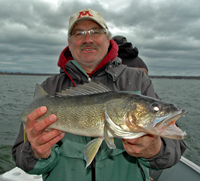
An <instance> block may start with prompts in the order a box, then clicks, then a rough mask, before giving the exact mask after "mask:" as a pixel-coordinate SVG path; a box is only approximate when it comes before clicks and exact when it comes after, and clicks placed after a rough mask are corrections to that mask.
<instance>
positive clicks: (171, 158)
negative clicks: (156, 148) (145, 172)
mask: <svg viewBox="0 0 200 181" xmlns="http://www.w3.org/2000/svg"><path fill="white" fill-rule="evenodd" d="M161 139H162V147H161V150H160V152H159V153H158V154H157V155H156V156H154V157H152V158H148V159H145V158H140V159H139V161H140V162H141V163H142V164H143V165H145V166H147V167H149V168H152V169H156V170H160V169H165V168H170V167H172V166H173V165H175V164H176V163H177V162H178V161H179V160H180V158H181V155H182V154H183V152H184V151H185V150H186V145H185V143H184V141H182V140H172V139H169V138H161Z"/></svg>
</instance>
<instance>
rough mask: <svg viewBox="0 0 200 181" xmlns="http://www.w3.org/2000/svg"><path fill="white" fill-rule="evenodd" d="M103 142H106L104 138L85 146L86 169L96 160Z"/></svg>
mask: <svg viewBox="0 0 200 181" xmlns="http://www.w3.org/2000/svg"><path fill="white" fill-rule="evenodd" d="M103 140H104V139H103V138H101V137H99V138H97V139H94V140H92V141H90V142H89V143H88V144H87V145H85V150H84V159H85V161H86V163H87V164H86V167H85V168H87V167H88V166H89V165H90V163H91V162H92V160H93V159H94V157H95V155H96V154H97V152H98V150H99V147H100V146H101V143H102V141H103Z"/></svg>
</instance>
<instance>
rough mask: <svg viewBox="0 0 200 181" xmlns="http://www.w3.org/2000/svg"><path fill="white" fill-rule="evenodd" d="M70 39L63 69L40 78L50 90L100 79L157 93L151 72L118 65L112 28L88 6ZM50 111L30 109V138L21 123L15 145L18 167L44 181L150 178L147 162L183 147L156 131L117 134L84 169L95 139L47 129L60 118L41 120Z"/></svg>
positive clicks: (166, 162) (160, 164) (162, 164)
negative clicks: (111, 146)
mask: <svg viewBox="0 0 200 181" xmlns="http://www.w3.org/2000/svg"><path fill="white" fill-rule="evenodd" d="M68 43H69V46H68V47H66V48H65V49H64V50H63V51H62V53H61V55H60V58H59V61H58V66H60V67H61V72H60V74H58V75H55V76H53V77H50V78H48V79H47V80H46V81H44V82H43V83H42V87H43V88H44V89H45V91H47V93H48V94H49V95H52V96H53V95H55V93H56V92H61V91H62V90H63V89H66V88H69V87H73V86H76V85H77V84H81V83H85V82H88V81H93V82H101V83H103V84H104V85H106V86H107V87H108V88H110V89H111V90H116V91H117V90H119V91H120V90H123V91H124V90H125V91H137V92H138V91H139V92H141V94H144V95H147V96H151V97H156V95H155V92H154V88H153V85H152V83H151V81H150V79H149V78H148V76H146V75H145V74H144V73H143V72H142V71H140V70H137V69H132V68H129V67H127V66H125V65H122V64H119V62H120V60H119V58H118V57H117V51H118V46H117V44H116V43H115V42H114V41H113V40H111V33H110V32H109V30H108V27H107V25H106V22H105V21H104V19H103V17H102V16H101V14H100V13H98V12H96V11H93V10H91V9H84V10H80V11H78V12H77V13H75V14H74V15H72V16H71V18H70V20H69V26H68ZM118 61H119V62H118ZM46 111H47V108H46V107H41V108H38V109H37V110H35V111H33V112H32V113H31V114H29V116H28V118H27V123H26V127H25V132H26V134H27V138H28V141H27V142H26V143H24V138H23V134H24V133H23V126H21V128H20V132H19V135H18V137H17V139H16V141H15V144H14V146H13V150H12V151H13V157H14V159H15V161H16V165H17V166H19V167H20V168H22V169H23V170H25V171H26V172H27V173H30V174H42V175H43V179H44V180H46V181H55V180H59V181H62V180H70V181H72V180H73V181H76V180H77V181H80V180H81V181H88V180H92V181H94V180H103V181H106V180H115V181H118V180H119V181H121V180H126V181H129V180H131V181H133V180H137V181H140V180H141V181H143V180H145V179H146V180H149V172H148V171H149V170H148V167H149V168H153V169H163V168H167V167H171V166H172V165H174V164H176V163H177V162H178V161H179V159H180V157H181V154H182V153H183V152H184V150H185V145H184V143H183V142H182V141H178V140H170V139H166V138H160V137H159V136H153V135H145V136H142V137H140V138H138V139H132V140H125V139H123V140H121V139H115V144H116V147H117V148H116V149H113V150H112V149H109V148H108V147H107V145H106V144H105V143H104V142H103V144H102V146H101V147H100V149H99V151H98V153H97V155H96V156H95V160H94V161H93V163H92V164H91V165H90V166H89V167H87V169H85V166H86V163H85V161H84V155H83V150H84V146H85V145H86V144H87V143H88V142H89V141H90V140H91V139H92V138H90V137H83V136H78V135H73V134H70V133H63V132H60V131H58V130H52V131H49V132H47V131H45V129H46V128H47V127H48V126H49V125H51V124H52V123H53V122H55V121H56V116H55V115H51V116H49V117H47V118H45V119H44V120H42V121H40V122H37V121H36V120H37V119H38V118H39V117H40V116H42V115H43V114H44V113H45V112H46Z"/></svg>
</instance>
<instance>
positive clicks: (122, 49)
mask: <svg viewBox="0 0 200 181" xmlns="http://www.w3.org/2000/svg"><path fill="white" fill-rule="evenodd" d="M112 39H113V40H114V41H115V42H116V43H117V45H118V46H119V50H118V57H119V58H121V59H122V63H123V64H124V65H127V66H128V67H134V68H138V69H140V70H143V71H144V73H145V74H146V75H148V68H147V66H146V64H145V63H144V62H143V60H142V59H141V58H140V57H138V54H139V51H138V49H137V48H136V47H134V48H133V46H132V44H131V43H129V42H127V39H126V37H124V36H114V37H113V38H112Z"/></svg>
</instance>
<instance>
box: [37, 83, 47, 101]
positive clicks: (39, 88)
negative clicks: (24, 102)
mask: <svg viewBox="0 0 200 181" xmlns="http://www.w3.org/2000/svg"><path fill="white" fill-rule="evenodd" d="M47 95H48V94H47V93H46V91H45V90H44V89H43V88H42V86H41V85H39V84H38V83H36V86H35V93H34V99H37V98H40V97H44V96H47Z"/></svg>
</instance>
